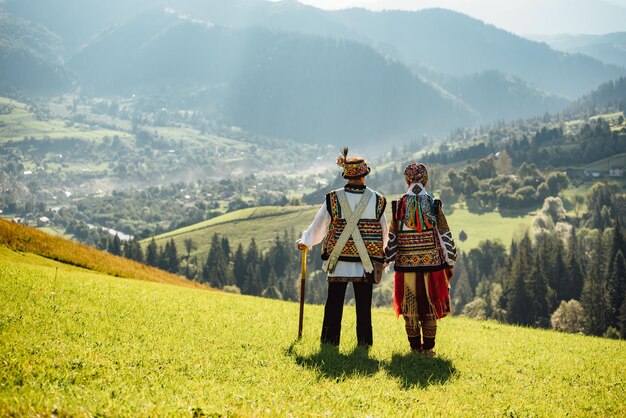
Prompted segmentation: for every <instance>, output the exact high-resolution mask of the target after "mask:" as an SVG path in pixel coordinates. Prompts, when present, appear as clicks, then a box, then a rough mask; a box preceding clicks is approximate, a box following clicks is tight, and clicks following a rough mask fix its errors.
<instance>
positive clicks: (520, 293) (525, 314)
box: [504, 235, 532, 325]
mask: <svg viewBox="0 0 626 418" xmlns="http://www.w3.org/2000/svg"><path fill="white" fill-rule="evenodd" d="M531 250H532V247H531V243H530V238H529V237H528V235H526V236H524V238H523V239H522V240H521V241H520V242H519V245H518V246H517V249H516V257H515V260H513V265H512V267H511V273H510V274H509V277H507V279H506V281H505V291H504V293H505V298H506V319H507V322H509V323H513V324H523V325H530V324H531V323H532V316H531V311H530V310H529V309H528V307H529V306H530V304H531V301H530V300H529V298H528V295H527V293H526V288H527V286H526V285H525V278H526V275H527V274H528V272H529V271H530V265H529V260H530V259H531V256H532V251H531Z"/></svg>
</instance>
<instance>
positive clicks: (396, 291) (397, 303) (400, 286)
mask: <svg viewBox="0 0 626 418" xmlns="http://www.w3.org/2000/svg"><path fill="white" fill-rule="evenodd" d="M403 300H404V273H403V272H401V271H396V272H395V274H394V285H393V310H394V311H395V312H396V318H397V317H398V316H400V314H401V313H402V302H403Z"/></svg>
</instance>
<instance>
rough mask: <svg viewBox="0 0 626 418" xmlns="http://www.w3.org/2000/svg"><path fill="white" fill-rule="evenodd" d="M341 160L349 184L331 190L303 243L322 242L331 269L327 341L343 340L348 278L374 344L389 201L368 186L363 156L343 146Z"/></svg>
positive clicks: (361, 330) (360, 320)
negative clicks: (378, 268)
mask: <svg viewBox="0 0 626 418" xmlns="http://www.w3.org/2000/svg"><path fill="white" fill-rule="evenodd" d="M337 165H338V166H339V167H341V168H342V169H343V174H342V176H343V178H345V179H346V180H347V184H346V185H345V186H344V187H343V188H342V189H338V190H333V191H332V192H330V193H328V194H327V195H326V200H325V202H324V203H323V204H322V207H321V208H320V209H319V211H318V212H317V214H316V215H315V219H314V220H313V222H312V223H311V225H310V226H309V227H308V228H307V230H306V231H304V232H303V233H302V237H301V238H300V240H298V248H300V249H305V248H311V247H312V246H313V245H315V244H318V243H320V242H321V243H322V259H323V260H324V264H323V267H322V268H323V269H324V271H326V272H327V273H328V296H327V299H326V305H325V307H324V322H323V325H322V336H321V341H322V343H327V344H331V345H335V346H338V345H339V340H340V336H341V318H342V315H343V303H344V298H345V294H346V288H347V286H348V283H352V285H353V287H354V297H355V304H356V334H357V342H358V344H359V345H361V346H371V345H372V342H373V337H372V313H371V306H372V288H373V277H372V273H373V268H374V266H373V264H374V263H376V262H380V263H383V262H384V258H385V254H384V248H385V245H386V242H387V238H388V227H387V221H386V219H385V215H384V212H385V207H386V205H387V201H386V200H385V198H384V197H383V196H382V195H380V194H379V193H377V192H375V191H373V190H372V189H370V188H369V187H366V186H365V176H367V175H368V174H369V173H370V168H369V167H368V166H367V163H366V161H365V160H364V159H363V158H362V157H348V148H343V150H342V152H341V154H340V155H339V158H338V159H337Z"/></svg>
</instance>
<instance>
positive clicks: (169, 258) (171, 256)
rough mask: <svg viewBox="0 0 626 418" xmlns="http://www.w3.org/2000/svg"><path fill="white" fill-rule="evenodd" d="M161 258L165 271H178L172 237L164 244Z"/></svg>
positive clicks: (176, 255)
mask: <svg viewBox="0 0 626 418" xmlns="http://www.w3.org/2000/svg"><path fill="white" fill-rule="evenodd" d="M163 259H164V261H163V264H164V266H165V269H166V270H167V271H169V272H170V273H178V270H179V269H180V262H179V260H178V251H177V250H176V243H175V242H174V238H170V240H169V241H168V242H167V244H166V245H165V251H164V254H163Z"/></svg>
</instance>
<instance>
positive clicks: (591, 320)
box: [580, 234, 609, 335]
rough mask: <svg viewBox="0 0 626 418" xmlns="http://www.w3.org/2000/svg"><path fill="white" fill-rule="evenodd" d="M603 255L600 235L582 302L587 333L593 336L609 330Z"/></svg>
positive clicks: (585, 283)
mask: <svg viewBox="0 0 626 418" xmlns="http://www.w3.org/2000/svg"><path fill="white" fill-rule="evenodd" d="M602 254H603V243H602V234H599V235H598V239H597V241H596V245H595V246H594V248H593V251H592V254H591V263H590V266H589V268H588V269H587V275H586V277H585V282H584V285H583V290H582V294H581V301H580V302H581V304H582V305H583V309H584V310H585V315H586V327H587V333H589V334H592V335H602V334H603V333H604V331H605V330H606V328H607V313H608V312H607V311H608V308H609V300H608V294H607V288H606V280H603V278H602V277H601V275H600V271H601V268H600V266H601V265H602V263H603V257H602Z"/></svg>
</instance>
